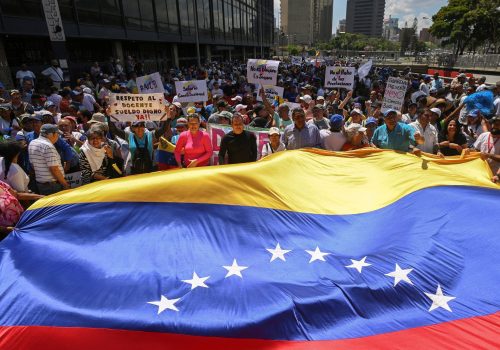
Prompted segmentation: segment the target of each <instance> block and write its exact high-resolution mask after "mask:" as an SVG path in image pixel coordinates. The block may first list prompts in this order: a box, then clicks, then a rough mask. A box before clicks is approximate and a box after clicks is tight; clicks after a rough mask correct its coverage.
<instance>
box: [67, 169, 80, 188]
mask: <svg viewBox="0 0 500 350" xmlns="http://www.w3.org/2000/svg"><path fill="white" fill-rule="evenodd" d="M64 178H65V179H66V182H67V183H68V184H69V187H70V188H76V187H80V186H81V185H82V172H81V171H77V172H74V173H69V174H66V175H65V176H64Z"/></svg>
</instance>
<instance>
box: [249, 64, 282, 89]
mask: <svg viewBox="0 0 500 350" xmlns="http://www.w3.org/2000/svg"><path fill="white" fill-rule="evenodd" d="M279 65H280V61H270V60H257V59H251V60H248V62H247V80H248V82H249V83H250V84H263V85H276V82H277V80H278V67H279Z"/></svg>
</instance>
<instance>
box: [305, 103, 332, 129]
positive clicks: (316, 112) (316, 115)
mask: <svg viewBox="0 0 500 350" xmlns="http://www.w3.org/2000/svg"><path fill="white" fill-rule="evenodd" d="M312 112H313V119H311V120H309V121H308V122H307V123H308V124H314V125H316V127H317V128H318V129H319V130H328V129H330V121H329V120H328V119H327V118H325V117H324V112H325V107H324V106H323V105H321V104H317V105H316V106H314V107H313V109H312Z"/></svg>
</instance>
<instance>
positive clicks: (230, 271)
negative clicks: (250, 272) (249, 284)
mask: <svg viewBox="0 0 500 350" xmlns="http://www.w3.org/2000/svg"><path fill="white" fill-rule="evenodd" d="M222 267H223V268H225V269H226V270H227V274H226V277H224V278H228V277H230V276H233V275H234V276H240V277H241V278H243V275H242V274H241V271H243V270H246V269H248V266H239V265H238V262H237V261H236V259H234V260H233V264H232V265H231V266H222Z"/></svg>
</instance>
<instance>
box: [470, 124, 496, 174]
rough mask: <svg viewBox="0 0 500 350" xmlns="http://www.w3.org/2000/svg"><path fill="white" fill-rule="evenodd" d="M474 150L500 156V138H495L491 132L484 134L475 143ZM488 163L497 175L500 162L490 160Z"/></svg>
mask: <svg viewBox="0 0 500 350" xmlns="http://www.w3.org/2000/svg"><path fill="white" fill-rule="evenodd" d="M474 148H475V149H477V150H479V151H481V152H484V153H489V154H495V155H500V138H499V137H497V138H495V137H493V135H491V133H490V132H485V133H482V134H481V135H479V137H478V138H477V140H476V142H475V143H474ZM488 163H489V164H490V167H491V171H492V172H493V174H496V173H497V172H498V169H499V168H500V162H497V161H495V160H493V159H488Z"/></svg>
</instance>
